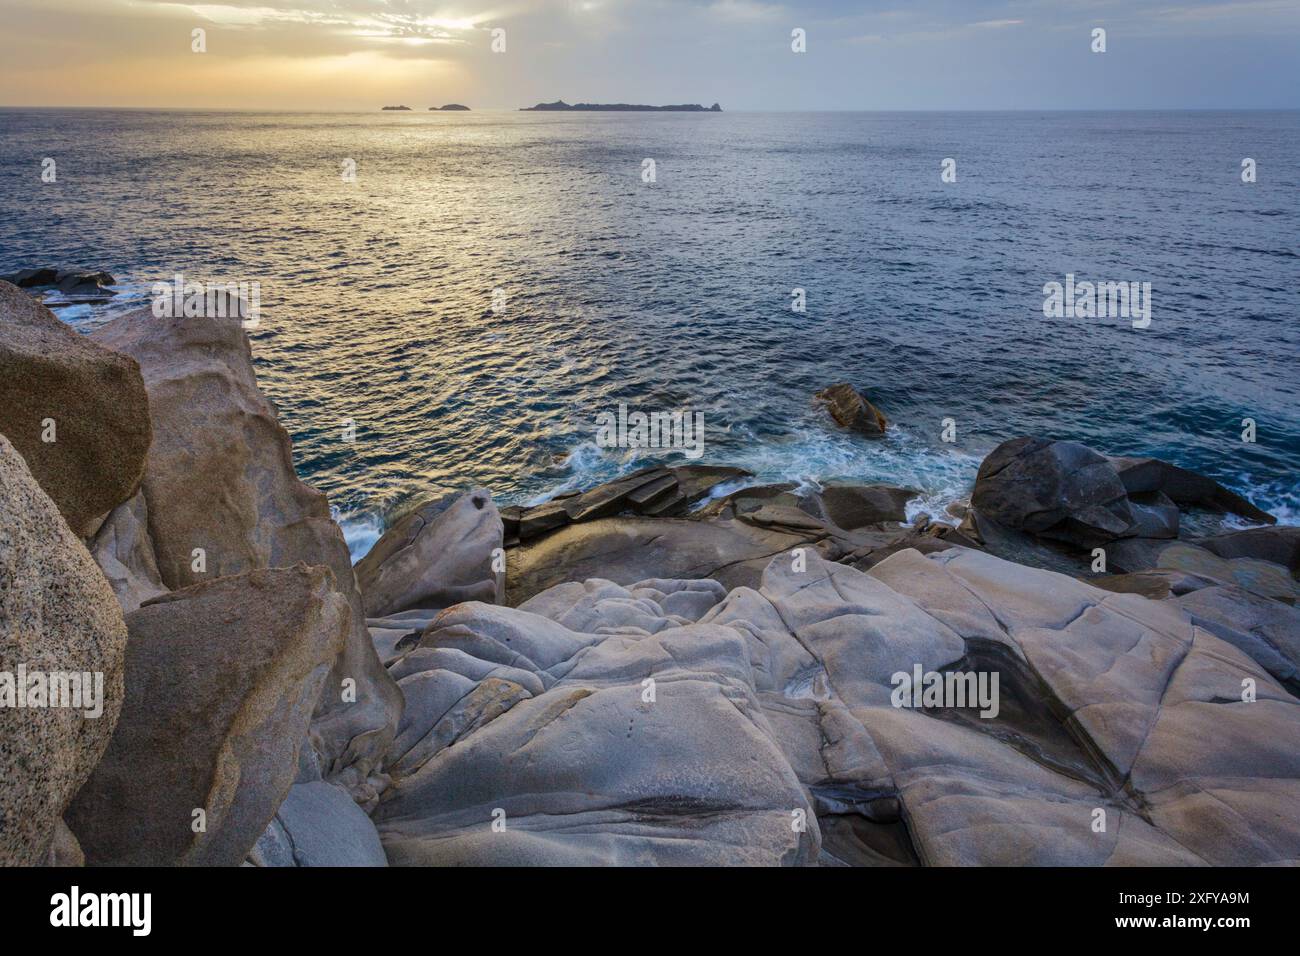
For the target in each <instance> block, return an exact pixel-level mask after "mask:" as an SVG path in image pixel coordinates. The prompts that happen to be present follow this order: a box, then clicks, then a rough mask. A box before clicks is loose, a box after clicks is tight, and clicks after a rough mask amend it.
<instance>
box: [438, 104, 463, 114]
mask: <svg viewBox="0 0 1300 956" xmlns="http://www.w3.org/2000/svg"><path fill="white" fill-rule="evenodd" d="M429 109H431V110H452V111H453V112H454V111H456V110H464V111H465V112H466V113H468V112H469V107H468V106H461V105H460V104H459V103H448V104H447V105H446V106H430V107H429Z"/></svg>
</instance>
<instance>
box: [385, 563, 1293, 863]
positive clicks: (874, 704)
mask: <svg viewBox="0 0 1300 956" xmlns="http://www.w3.org/2000/svg"><path fill="white" fill-rule="evenodd" d="M1197 593H1205V592H1203V591H1202V592H1197ZM917 665H919V666H921V667H922V668H923V669H924V670H926V671H935V672H948V671H962V670H967V671H974V672H977V673H978V672H984V673H985V674H989V673H996V674H998V675H999V678H1000V694H999V698H1000V699H999V708H998V714H997V715H995V716H992V717H989V718H984V717H980V716H979V715H978V708H977V707H976V708H971V707H964V708H963V707H951V706H950V707H929V708H921V709H912V708H910V707H902V708H900V707H897V706H895V705H894V702H893V701H892V700H891V690H892V687H893V684H894V681H893V679H892V678H893V675H895V674H896V673H897V672H904V673H909V674H910V673H911V672H912V671H913V668H914V667H915V666H917ZM394 669H395V670H396V671H399V672H401V673H404V674H405V676H403V677H402V684H403V687H404V689H405V690H406V692H407V696H408V721H407V724H406V726H405V727H404V730H403V734H402V739H403V745H404V747H405V748H406V750H405V753H406V755H407V757H406V758H404V759H405V761H406V762H405V764H404V765H403V769H402V770H401V771H399V772H398V774H397V779H396V782H395V785H394V787H393V788H392V789H390V790H389V791H388V793H387V794H386V796H385V798H384V800H383V802H382V803H381V804H380V806H379V808H378V810H377V811H376V820H377V822H378V825H379V830H380V834H381V837H382V839H383V842H384V847H385V850H386V852H387V854H388V857H389V860H390V862H392V863H394V864H400V865H411V864H448V863H459V864H465V863H470V864H490V863H500V864H507V863H508V864H527V863H535V864H552V865H554V864H563V863H610V862H613V863H737V862H744V863H808V862H813V861H814V860H820V862H823V863H845V862H854V863H877V864H908V863H916V862H920V863H927V864H941V865H956V864H967V865H991V864H999V865H1101V864H1109V865H1157V864H1175V865H1202V864H1206V863H1209V864H1219V865H1249V864H1268V863H1284V862H1295V861H1296V860H1297V859H1300V814H1297V813H1296V812H1295V807H1296V806H1297V805H1300V748H1297V746H1296V744H1295V741H1296V740H1297V739H1300V736H1298V732H1300V706H1298V704H1300V702H1298V701H1297V700H1296V699H1295V698H1294V697H1292V696H1291V695H1289V694H1288V693H1287V692H1286V691H1285V690H1284V689H1283V688H1282V687H1280V686H1279V685H1278V684H1277V683H1276V682H1275V681H1274V680H1273V679H1272V678H1271V677H1270V676H1269V675H1268V674H1267V673H1266V672H1265V670H1264V669H1263V668H1261V667H1260V666H1259V665H1258V664H1257V663H1256V662H1255V661H1253V660H1252V659H1251V658H1250V657H1249V656H1247V655H1246V654H1244V653H1242V652H1241V651H1240V650H1238V649H1237V648H1236V647H1233V646H1232V645H1231V644H1230V643H1228V642H1226V641H1224V640H1222V639H1220V638H1219V637H1216V636H1215V635H1214V634H1212V633H1210V631H1209V630H1207V629H1206V628H1203V627H1201V626H1198V625H1197V624H1194V623H1193V622H1192V621H1191V620H1189V618H1188V616H1187V614H1186V613H1185V612H1184V611H1183V610H1181V609H1180V608H1179V607H1178V606H1177V605H1176V604H1175V603H1174V602H1170V601H1151V600H1148V599H1146V598H1143V597H1139V596H1137V595H1131V594H1115V593H1110V592H1107V591H1103V590H1099V589H1097V588H1093V587H1090V586H1089V585H1087V584H1085V583H1082V582H1080V581H1077V580H1074V579H1072V578H1069V577H1066V576H1064V575H1058V574H1053V573H1050V572H1045V571H1039V570H1034V569H1030V568H1025V567H1020V566H1017V565H1014V564H1010V563H1008V562H1005V561H1001V560H999V559H997V558H994V557H992V556H989V555H985V554H981V553H980V552H977V551H973V550H969V549H966V548H950V549H948V550H945V551H943V552H941V553H936V554H932V555H929V556H928V557H927V556H922V555H921V554H920V553H918V552H916V551H914V550H906V551H902V552H899V553H897V554H894V555H893V556H891V557H890V558H888V559H887V560H885V561H883V562H881V563H880V564H878V565H876V566H875V567H874V568H873V569H872V571H871V572H870V574H864V573H862V572H859V571H856V570H854V569H853V568H850V567H846V566H844V565H840V564H832V563H829V562H824V561H821V560H820V559H819V558H818V557H817V556H816V555H815V554H812V555H809V556H808V557H807V559H806V560H805V561H802V562H796V561H795V560H794V559H793V556H792V555H790V554H783V555H779V556H777V557H774V558H773V559H772V560H771V561H770V562H769V564H768V566H767V569H766V571H765V572H764V573H763V575H762V579H761V583H760V587H759V588H757V589H753V588H747V587H740V588H735V589H733V590H732V591H730V593H728V594H726V595H725V596H723V594H722V588H721V587H720V586H719V585H718V584H717V583H716V582H712V581H705V582H698V581H668V580H647V581H641V582H638V583H636V584H634V585H632V586H630V587H624V586H620V585H616V584H614V583H612V582H610V581H607V580H588V581H586V582H585V583H567V584H564V585H562V586H560V587H556V588H553V589H551V590H548V591H546V592H544V593H542V594H538V595H536V596H535V597H533V598H532V599H531V600H529V601H527V602H525V603H524V604H522V605H521V606H520V607H518V608H516V609H513V610H511V609H509V608H501V607H493V606H489V605H483V604H464V605H460V606H458V607H456V608H453V609H450V610H449V611H446V612H444V613H443V614H442V615H441V616H439V617H438V618H437V619H435V620H434V621H433V622H432V623H431V624H430V626H429V627H428V628H427V629H426V630H425V631H424V632H423V634H422V636H421V639H420V642H419V645H418V646H417V647H415V648H413V649H412V650H410V651H408V652H407V654H406V655H405V656H404V657H401V658H398V660H397V661H396V662H395V664H394ZM647 681H649V683H647ZM1244 682H1249V683H1253V686H1254V687H1255V691H1256V697H1255V699H1253V700H1251V701H1248V699H1247V697H1246V696H1244V695H1243V683H1244ZM1098 811H1102V813H1103V814H1104V821H1105V826H1104V828H1101V829H1099V828H1098V827H1097V825H1096V824H1097V821H1098V820H1099V818H1100V817H1099V814H1098ZM801 816H802V820H803V821H804V824H803V826H802V827H801V826H799V825H792V821H798V820H800V819H801ZM494 824H495V825H494ZM801 831H802V832H801Z"/></svg>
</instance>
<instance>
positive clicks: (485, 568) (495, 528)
mask: <svg viewBox="0 0 1300 956" xmlns="http://www.w3.org/2000/svg"><path fill="white" fill-rule="evenodd" d="M501 548H502V524H501V516H500V514H499V513H498V512H497V508H496V505H495V504H494V503H493V501H492V495H491V494H490V493H489V492H488V491H486V490H484V489H482V488H475V489H474V490H473V491H471V492H469V493H468V494H465V495H459V496H458V495H449V496H447V497H446V498H441V499H438V500H435V501H428V502H425V503H424V504H422V505H420V506H419V507H418V508H416V509H415V510H414V511H412V512H411V513H410V514H408V515H406V516H405V517H404V518H402V519H401V520H400V521H398V522H397V523H396V524H395V525H394V526H393V527H392V528H390V529H388V530H387V531H386V532H384V535H383V537H381V538H380V539H379V540H378V541H377V542H375V545H374V547H373V548H371V549H370V552H369V553H368V554H367V555H366V556H365V557H364V558H362V559H361V560H360V561H359V562H358V563H357V566H356V568H355V571H356V576H357V586H358V587H359V588H360V589H361V595H362V598H363V600H364V601H365V608H366V614H367V615H369V616H370V617H386V616H388V615H390V614H396V613H398V612H400V611H407V610H410V609H412V608H427V609H435V610H437V609H441V608H444V607H450V606H451V605H453V604H459V603H460V602H461V601H486V602H487V603H489V604H494V603H497V604H499V603H500V602H501V600H502V599H503V597H504V593H505V587H504V580H505V575H504V573H498V572H496V571H494V570H493V563H494V561H495V560H497V558H498V557H500V555H501V551H500V550H499V549H501Z"/></svg>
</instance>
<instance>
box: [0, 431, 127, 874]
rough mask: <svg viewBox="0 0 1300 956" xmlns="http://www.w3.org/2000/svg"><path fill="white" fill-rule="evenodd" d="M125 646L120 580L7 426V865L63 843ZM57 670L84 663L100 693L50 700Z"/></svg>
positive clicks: (2, 641) (2, 542) (108, 727)
mask: <svg viewBox="0 0 1300 956" xmlns="http://www.w3.org/2000/svg"><path fill="white" fill-rule="evenodd" d="M125 653H126V626H125V624H123V622H122V611H121V609H120V608H119V607H118V605H117V601H115V600H114V599H113V592H112V591H111V590H109V587H108V584H107V582H105V581H104V578H103V576H102V575H101V574H100V573H99V568H97V567H95V562H94V561H92V560H91V557H90V555H89V554H88V553H87V551H86V548H85V546H84V545H83V544H82V543H81V541H80V540H78V538H77V537H76V535H74V534H73V533H72V531H71V530H70V529H69V528H68V526H67V524H66V522H65V521H64V520H63V518H62V517H61V515H60V513H59V509H58V508H56V507H55V504H54V502H53V501H51V500H50V498H49V496H48V495H46V493H45V492H44V491H43V490H42V489H41V486H40V485H39V484H37V482H36V479H35V478H34V477H33V476H32V473H31V472H30V471H29V470H28V468H27V465H26V463H25V462H24V461H23V459H22V457H21V456H20V455H19V454H18V452H17V451H15V450H14V447H13V445H11V444H10V443H9V442H8V440H7V439H6V438H5V437H4V436H3V435H0V866H14V865H34V864H37V863H41V862H43V861H44V860H46V859H47V857H48V856H49V855H50V854H51V852H52V849H57V848H54V844H55V838H56V834H57V833H60V832H62V831H61V827H62V824H61V817H62V814H63V812H64V809H65V808H66V807H67V805H68V802H69V801H70V800H71V799H72V797H73V795H74V794H75V793H76V792H77V790H78V789H79V788H80V787H81V785H82V784H83V783H84V782H85V781H86V778H87V777H89V776H90V772H91V770H92V769H94V767H95V764H97V763H98V762H99V759H100V757H101V755H102V754H103V753H104V750H105V748H106V747H108V741H109V738H110V737H111V736H112V735H113V728H114V727H115V726H116V724H117V719H118V712H119V710H120V709H121V707H122V661H123V656H124V654H125ZM20 668H21V669H22V670H23V671H25V672H26V675H27V679H26V680H20V679H19V671H20ZM56 673H62V674H76V675H78V676H77V678H76V681H77V685H78V686H81V687H83V688H84V689H85V690H89V691H90V693H91V696H92V697H93V698H94V700H87V699H86V698H85V697H84V696H83V697H82V698H81V700H80V701H77V700H75V699H74V700H73V701H71V703H73V704H76V703H80V704H81V705H82V706H79V707H78V706H66V705H61V706H50V705H51V704H53V703H54V701H53V700H52V699H51V697H50V687H51V686H52V684H54V683H57V682H56V681H52V680H51V677H52V675H53V674H56ZM42 687H44V688H45V689H44V690H41V689H40V688H42ZM20 694H21V695H22V696H23V703H24V706H22V707H19V706H18V703H19V700H18V697H19V695H20ZM27 704H36V705H37V706H26V705H27ZM42 704H44V706H42ZM61 704H62V701H61ZM73 842H74V843H75V841H73ZM56 856H57V857H58V858H60V859H66V854H56Z"/></svg>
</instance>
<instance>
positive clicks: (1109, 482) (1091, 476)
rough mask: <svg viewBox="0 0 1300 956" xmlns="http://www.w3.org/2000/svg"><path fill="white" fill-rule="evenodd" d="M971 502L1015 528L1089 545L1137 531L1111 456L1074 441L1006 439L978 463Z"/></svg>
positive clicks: (980, 509) (1009, 526)
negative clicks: (1100, 453)
mask: <svg viewBox="0 0 1300 956" xmlns="http://www.w3.org/2000/svg"><path fill="white" fill-rule="evenodd" d="M971 506H972V507H973V508H974V509H975V510H976V511H977V512H978V513H979V514H980V515H984V516H987V517H989V518H992V519H993V520H994V521H996V522H998V523H999V524H1001V525H1005V526H1006V527H1008V528H1011V529H1014V530H1016V531H1024V532H1027V533H1029V534H1034V535H1038V536H1041V537H1046V538H1053V539H1056V540H1060V541H1066V542H1069V543H1071V544H1074V545H1078V546H1080V547H1085V548H1092V547H1095V546H1096V545H1098V544H1104V543H1106V542H1108V541H1113V540H1115V539H1116V538H1122V537H1125V536H1128V535H1132V534H1135V533H1137V521H1136V518H1135V516H1134V514H1133V510H1132V508H1131V507H1130V506H1129V500H1128V492H1127V490H1126V489H1125V487H1124V483H1123V482H1122V481H1120V479H1119V476H1118V475H1117V474H1116V473H1115V469H1114V467H1113V466H1112V465H1111V463H1110V460H1109V459H1108V458H1106V457H1105V456H1104V455H1099V454H1098V453H1097V452H1095V451H1093V450H1092V449H1091V448H1088V447H1087V446H1085V445H1080V444H1078V443H1077V442H1071V441H1050V440H1048V439H1044V438H1013V439H1011V440H1010V441H1006V442H1003V443H1002V444H1001V445H999V446H998V447H997V448H995V449H993V451H992V452H990V453H989V455H988V457H986V458H985V459H984V461H983V463H982V464H981V465H980V469H979V473H978V474H977V476H976V478H975V491H974V494H973V495H972V496H971Z"/></svg>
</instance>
